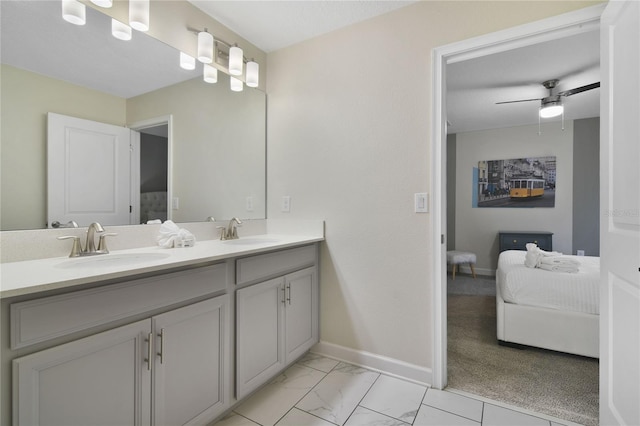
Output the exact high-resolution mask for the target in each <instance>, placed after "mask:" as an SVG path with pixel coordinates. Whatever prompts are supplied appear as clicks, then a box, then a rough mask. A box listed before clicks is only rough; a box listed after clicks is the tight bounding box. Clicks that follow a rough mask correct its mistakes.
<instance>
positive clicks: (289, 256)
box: [236, 244, 316, 284]
mask: <svg viewBox="0 0 640 426" xmlns="http://www.w3.org/2000/svg"><path fill="white" fill-rule="evenodd" d="M315 263H316V245H315V244H314V245H309V246H304V247H299V248H294V249H288V250H282V251H277V252H274V253H267V254H261V255H258V256H251V257H245V258H243V259H238V260H237V261H236V284H245V283H249V282H252V281H256V280H263V279H267V278H270V277H274V276H277V275H283V274H286V273H288V272H293V271H296V270H298V269H302V268H306V267H308V266H313V265H314V264H315Z"/></svg>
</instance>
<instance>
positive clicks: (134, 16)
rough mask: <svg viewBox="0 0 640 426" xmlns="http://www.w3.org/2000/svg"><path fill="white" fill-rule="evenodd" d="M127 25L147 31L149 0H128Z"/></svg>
mask: <svg viewBox="0 0 640 426" xmlns="http://www.w3.org/2000/svg"><path fill="white" fill-rule="evenodd" d="M129 25H131V28H133V29H134V30H138V31H149V0H129Z"/></svg>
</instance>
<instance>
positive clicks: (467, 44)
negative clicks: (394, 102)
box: [431, 5, 604, 389]
mask: <svg viewBox="0 0 640 426" xmlns="http://www.w3.org/2000/svg"><path fill="white" fill-rule="evenodd" d="M603 9H604V5H600V6H594V7H591V8H586V9H582V10H579V11H576V12H573V13H568V14H565V15H561V16H557V17H554V18H549V19H546V20H543V21H538V22H534V23H531V24H527V25H523V26H520V27H515V28H512V29H508V30H504V31H500V32H497V33H493V34H489V35H486V36H482V37H478V38H475V39H472V40H466V41H463V42H459V43H455V44H451V45H447V46H443V47H440V48H436V49H435V50H434V52H433V55H432V57H433V70H432V75H433V93H432V99H433V105H432V111H433V112H432V120H431V122H432V132H433V133H432V141H433V142H432V147H433V151H432V156H431V170H432V175H431V178H432V185H433V186H432V193H433V203H434V205H435V206H438V208H436V209H434V211H433V214H432V216H431V229H432V235H434V238H432V241H433V247H432V249H433V256H434V259H435V261H434V265H433V267H432V274H431V278H432V282H433V283H434V286H433V301H434V302H433V310H432V312H433V315H434V317H433V325H434V328H433V337H434V352H433V372H432V373H433V378H432V384H433V386H434V387H435V388H437V389H443V388H445V387H446V385H447V383H448V381H447V268H446V238H445V231H446V230H447V204H446V202H447V200H446V191H447V185H446V183H447V179H446V175H445V174H446V138H447V123H446V119H447V117H446V108H445V105H446V83H445V82H446V72H447V65H448V64H453V63H456V62H461V61H464V60H467V59H473V58H478V57H482V56H486V55H489V54H493V53H498V52H503V51H507V50H511V49H517V48H520V47H524V46H529V45H532V44H537V43H541V42H544V41H549V40H554V39H559V38H562V37H567V36H571V35H576V34H580V33H582V32H586V31H593V30H595V29H597V28H598V26H599V18H600V15H601V13H602V10H603ZM437 235H441V238H436V237H435V236H437Z"/></svg>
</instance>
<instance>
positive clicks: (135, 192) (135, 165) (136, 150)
mask: <svg viewBox="0 0 640 426" xmlns="http://www.w3.org/2000/svg"><path fill="white" fill-rule="evenodd" d="M165 124H166V125H167V151H168V152H167V219H171V218H172V213H173V210H172V208H171V204H172V203H171V200H172V199H173V184H172V182H173V178H172V174H173V172H172V170H173V155H172V152H173V116H172V115H163V116H160V117H154V118H150V119H147V120H142V121H136V122H135V123H132V124H130V125H129V128H130V129H131V130H135V131H137V132H140V131H141V130H144V129H148V128H149V127H156V126H162V125H165ZM131 141H132V149H133V155H132V156H131V161H132V163H131V205H132V206H133V210H134V211H133V212H134V213H136V209H137V217H138V219H139V218H140V138H139V137H138V138H132V139H131ZM134 176H135V178H134Z"/></svg>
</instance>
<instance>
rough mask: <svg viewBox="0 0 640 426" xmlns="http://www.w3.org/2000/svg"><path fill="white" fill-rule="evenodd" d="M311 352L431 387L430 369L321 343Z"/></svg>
mask: <svg viewBox="0 0 640 426" xmlns="http://www.w3.org/2000/svg"><path fill="white" fill-rule="evenodd" d="M311 352H313V353H316V354H319V355H323V356H326V357H328V358H333V359H336V360H339V361H344V362H347V363H349V364H353V365H357V366H360V367H364V368H368V369H370V370H374V371H377V372H379V373H383V374H386V375H388V376H393V377H398V378H400V379H404V380H407V381H410V382H413V383H417V384H420V385H424V386H431V381H432V377H433V376H432V373H431V369H430V368H426V367H420V366H419V365H415V364H409V363H408V362H404V361H400V360H398V359H394V358H388V357H385V356H381V355H376V354H372V353H370V352H365V351H359V350H356V349H352V348H347V347H346V346H340V345H336V344H333V343H328V342H323V341H320V342H318V343H317V344H316V345H315V346H314V347H313V348H311Z"/></svg>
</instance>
